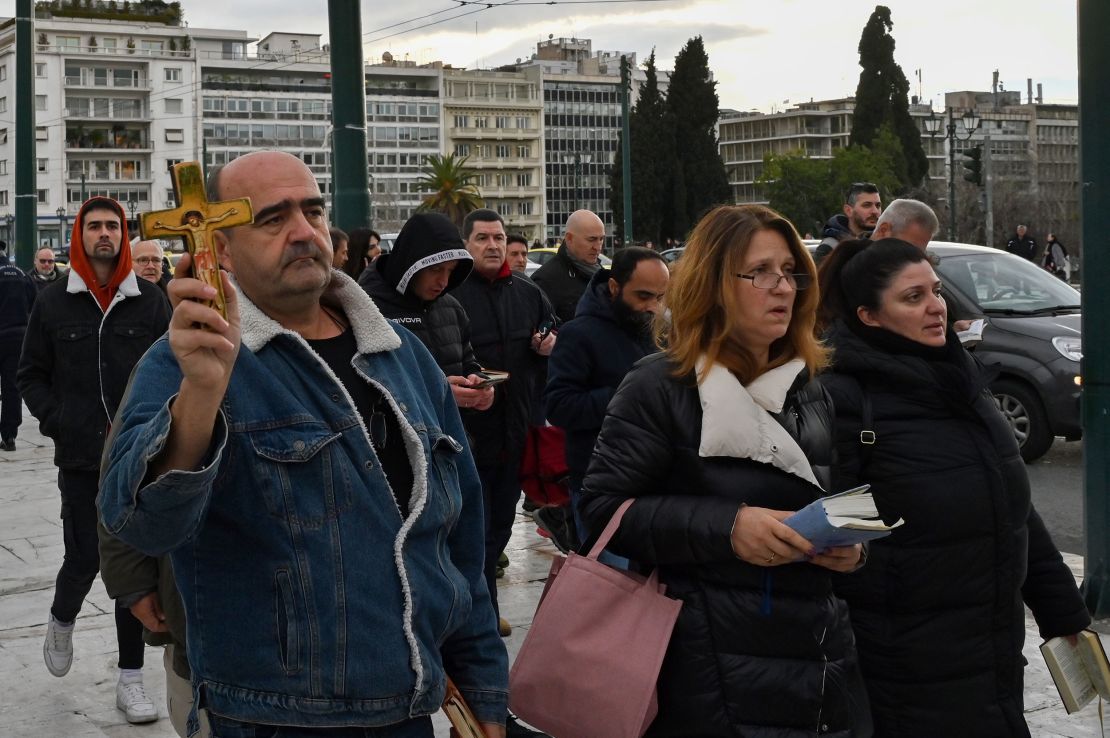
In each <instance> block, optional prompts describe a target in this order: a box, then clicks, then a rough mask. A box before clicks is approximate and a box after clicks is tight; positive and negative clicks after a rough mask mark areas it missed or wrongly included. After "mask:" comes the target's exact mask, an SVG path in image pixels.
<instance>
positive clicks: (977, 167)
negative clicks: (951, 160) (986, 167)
mask: <svg viewBox="0 0 1110 738" xmlns="http://www.w3.org/2000/svg"><path fill="white" fill-rule="evenodd" d="M963 156H964V160H963V161H962V162H960V163H961V164H962V165H963V168H964V179H965V180H967V181H968V182H971V183H973V184H976V185H979V186H980V187H981V186H982V185H983V146H982V145H981V144H980V145H976V146H972V147H971V148H970V149H968V150H967V151H965V152H964V153H963Z"/></svg>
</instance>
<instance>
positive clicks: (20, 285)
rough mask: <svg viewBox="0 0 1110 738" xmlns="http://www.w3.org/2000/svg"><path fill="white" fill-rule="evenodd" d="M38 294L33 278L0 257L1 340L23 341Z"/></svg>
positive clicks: (4, 257)
mask: <svg viewBox="0 0 1110 738" xmlns="http://www.w3.org/2000/svg"><path fill="white" fill-rule="evenodd" d="M36 294H37V290H36V289H35V285H34V283H33V282H32V281H31V278H30V277H28V276H27V275H26V274H24V273H23V270H22V269H20V268H19V267H17V266H16V265H15V264H12V263H11V262H10V261H8V257H7V256H4V255H0V340H3V339H8V340H10V341H20V340H21V339H22V337H23V332H24V331H25V330H27V319H28V317H29V316H30V314H31V306H32V305H33V304H34V302H35V295H36Z"/></svg>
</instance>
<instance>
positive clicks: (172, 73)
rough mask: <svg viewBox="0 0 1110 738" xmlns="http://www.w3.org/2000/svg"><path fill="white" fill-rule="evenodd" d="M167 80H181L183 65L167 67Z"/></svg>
mask: <svg viewBox="0 0 1110 738" xmlns="http://www.w3.org/2000/svg"><path fill="white" fill-rule="evenodd" d="M166 81H167V82H180V81H181V67H166Z"/></svg>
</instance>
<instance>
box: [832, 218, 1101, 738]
mask: <svg viewBox="0 0 1110 738" xmlns="http://www.w3.org/2000/svg"><path fill="white" fill-rule="evenodd" d="M821 274H822V284H826V285H828V286H829V288H828V291H827V294H825V295H823V296H822V303H823V307H824V308H827V310H828V313H829V314H831V315H832V316H833V319H834V320H833V323H832V325H831V326H830V328H829V329H828V331H827V334H826V336H827V340H828V343H829V344H830V345H831V346H832V347H833V349H834V351H835V353H834V355H833V366H832V368H831V370H830V371H829V372H826V373H825V374H823V375H822V376H821V380H820V382H821V384H823V385H825V387H826V388H827V389H828V390H829V393H830V394H831V396H832V398H833V401H834V405H835V407H836V428H837V448H838V451H839V461H838V464H837V468H836V474H835V475H834V477H835V478H836V480H837V485H838V486H843V485H848V486H852V485H855V484H856V483H857V480H858V481H861V482H868V483H870V485H871V491H872V492H873V493H874V495H875V501H876V503H877V504H878V507H879V511H880V512H881V513H882V514H883V516H884V518H887V519H891V520H892V519H896V518H899V517H900V518H903V519H904V520H905V524H904V525H903V526H901V527H899V528H897V529H896V530H895V531H894V532H893V533H892V534H891V535H890V536H889V537H887V538H883V539H880V540H877V541H874V542H873V543H872V545H871V547H870V555H869V557H868V563H867V566H866V567H864V568H863V569H861V570H860V571H859V572H857V573H855V574H852V575H850V576H845V577H838V578H837V581H836V586H837V592H838V594H840V595H842V596H843V597H844V598H845V599H846V600H847V602H848V604H849V605H850V606H851V610H852V626H853V627H854V629H855V633H856V642H857V644H858V647H859V654H860V665H861V668H862V670H863V676H864V679H865V680H866V682H867V690H868V693H869V694H870V700H871V707H872V716H873V719H874V724H875V735H876V736H904V737H905V738H936V736H976V737H982V738H1003V737H1006V738H1009V737H1011V736H1028V735H1029V729H1028V728H1027V727H1026V724H1025V719H1024V717H1023V709H1022V697H1023V688H1022V671H1023V668H1024V665H1025V660H1024V658H1023V657H1022V643H1023V642H1024V640H1025V605H1028V606H1029V609H1030V610H1032V612H1033V615H1034V617H1035V618H1036V620H1037V624H1038V626H1039V627H1040V632H1041V635H1042V636H1043V637H1044V638H1052V637H1054V636H1069V635H1072V634H1074V633H1077V632H1078V631H1080V630H1082V629H1083V628H1085V627H1087V625H1088V624H1089V623H1090V617H1089V616H1088V615H1087V610H1086V608H1085V607H1084V604H1083V600H1082V598H1081V597H1080V594H1079V591H1078V589H1077V588H1076V586H1075V579H1074V577H1073V576H1072V573H1071V571H1070V570H1069V569H1068V567H1067V566H1066V565H1065V564H1064V562H1063V560H1062V559H1061V557H1060V553H1059V552H1058V551H1057V550H1056V547H1055V545H1054V544H1053V543H1052V539H1051V538H1050V536H1049V534H1048V531H1047V530H1046V529H1045V526H1044V523H1043V521H1042V520H1041V518H1040V516H1039V515H1037V511H1036V510H1035V509H1034V508H1033V504H1032V502H1031V500H1030V494H1029V479H1028V476H1027V475H1026V470H1025V463H1024V462H1023V461H1022V459H1021V456H1020V454H1019V452H1018V445H1017V442H1016V440H1015V439H1014V433H1013V430H1012V429H1011V427H1010V425H1009V424H1008V423H1007V422H1006V420H1005V419H1004V418H1003V416H1002V413H1001V412H999V410H998V407H997V405H996V404H995V402H994V399H993V397H992V396H991V394H990V391H989V390H988V389H987V386H988V383H989V382H990V380H991V378H992V373H991V372H989V371H988V370H986V369H984V367H983V366H982V365H981V364H980V363H979V362H978V361H977V360H976V359H975V358H974V357H973V356H972V355H971V354H969V353H968V352H967V351H965V350H964V348H963V347H962V346H961V345H960V341H959V339H958V338H957V336H956V334H955V333H954V332H953V331H952V330H949V329H948V328H947V321H946V308H945V303H944V300H943V299H942V298H941V292H940V290H941V283H940V280H939V279H938V278H937V275H936V272H935V271H934V270H933V265H932V263H931V262H930V260H929V257H928V256H927V255H926V254H925V252H923V251H922V250H921V249H919V248H917V247H916V246H913V245H912V244H909V243H907V242H905V241H900V240H897V239H892V238H887V239H882V240H879V241H875V242H873V243H871V242H866V241H850V242H845V243H842V244H840V246H838V247H837V248H836V250H835V251H833V253H832V255H831V256H830V257H829V258H828V260H827V261H826V262H825V263H824V264H822V266H821ZM1038 658H1039V657H1038Z"/></svg>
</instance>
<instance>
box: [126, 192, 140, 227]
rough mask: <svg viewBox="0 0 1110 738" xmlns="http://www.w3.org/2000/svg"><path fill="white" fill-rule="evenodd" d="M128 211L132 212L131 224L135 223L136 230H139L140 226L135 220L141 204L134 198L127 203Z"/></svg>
mask: <svg viewBox="0 0 1110 738" xmlns="http://www.w3.org/2000/svg"><path fill="white" fill-rule="evenodd" d="M127 209H128V210H130V211H131V222H133V223H135V230H138V228H139V224H138V222H137V221H136V220H135V211H136V210H138V209H139V203H138V202H137V201H136V200H135V198H134V196H132V198H131V199H130V200H128V201H127ZM129 227H130V224H129Z"/></svg>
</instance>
